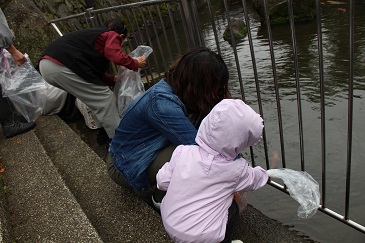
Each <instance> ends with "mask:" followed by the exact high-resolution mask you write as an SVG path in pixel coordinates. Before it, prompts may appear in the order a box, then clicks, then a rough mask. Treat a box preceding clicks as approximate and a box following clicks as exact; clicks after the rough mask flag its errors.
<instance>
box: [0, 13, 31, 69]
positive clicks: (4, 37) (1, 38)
mask: <svg viewBox="0 0 365 243" xmlns="http://www.w3.org/2000/svg"><path fill="white" fill-rule="evenodd" d="M13 41H14V35H13V33H12V32H11V30H10V28H9V26H8V22H7V21H6V18H5V15H4V13H3V11H2V10H1V8H0V48H5V49H6V50H7V51H8V52H9V53H10V54H11V56H12V57H13V59H14V60H15V62H16V64H17V65H22V64H23V63H24V62H26V61H27V58H26V57H25V56H24V54H23V53H21V52H20V51H19V50H18V49H16V48H15V46H14V45H13V44H12V43H13Z"/></svg>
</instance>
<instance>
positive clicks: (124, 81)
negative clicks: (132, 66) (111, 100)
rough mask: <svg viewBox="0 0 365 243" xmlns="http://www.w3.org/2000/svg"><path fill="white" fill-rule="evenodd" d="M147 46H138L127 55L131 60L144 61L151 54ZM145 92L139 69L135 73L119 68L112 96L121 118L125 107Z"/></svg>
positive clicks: (150, 49)
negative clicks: (138, 59) (139, 58)
mask: <svg viewBox="0 0 365 243" xmlns="http://www.w3.org/2000/svg"><path fill="white" fill-rule="evenodd" d="M152 51H153V50H152V48H151V47H149V46H143V45H141V46H138V47H137V48H136V49H135V50H134V51H132V52H131V53H130V54H129V55H130V56H131V57H133V58H137V57H140V56H144V57H145V58H146V59H147V57H148V56H149V55H150V54H151V53H152ZM144 91H145V89H144V85H143V82H142V79H141V73H140V69H138V71H137V72H134V71H133V70H129V69H127V68H125V67H123V66H121V67H120V68H119V70H118V75H117V79H116V81H115V86H114V95H115V97H116V100H117V106H118V112H119V115H120V116H121V115H122V114H123V112H124V110H125V109H126V108H127V106H128V105H129V104H130V103H131V102H132V101H133V100H134V99H135V98H137V97H138V96H139V95H141V94H142V93H143V92H144Z"/></svg>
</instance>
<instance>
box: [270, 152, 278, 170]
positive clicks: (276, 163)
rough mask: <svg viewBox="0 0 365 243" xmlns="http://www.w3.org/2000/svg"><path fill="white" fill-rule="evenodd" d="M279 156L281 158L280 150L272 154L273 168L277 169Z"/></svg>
mask: <svg viewBox="0 0 365 243" xmlns="http://www.w3.org/2000/svg"><path fill="white" fill-rule="evenodd" d="M278 158H279V151H274V152H272V154H271V168H272V169H275V168H277V167H278V162H277V160H278Z"/></svg>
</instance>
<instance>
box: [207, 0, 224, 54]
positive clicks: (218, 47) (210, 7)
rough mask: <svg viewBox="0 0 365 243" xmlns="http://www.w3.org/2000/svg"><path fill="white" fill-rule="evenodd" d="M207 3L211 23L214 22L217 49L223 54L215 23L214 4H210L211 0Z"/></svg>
mask: <svg viewBox="0 0 365 243" xmlns="http://www.w3.org/2000/svg"><path fill="white" fill-rule="evenodd" d="M207 3H208V9H209V15H210V19H211V23H212V28H213V33H214V39H215V43H216V45H217V51H218V54H219V55H221V48H220V45H219V39H218V33H217V27H216V25H215V19H214V14H213V13H212V5H211V4H210V0H207Z"/></svg>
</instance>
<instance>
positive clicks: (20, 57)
mask: <svg viewBox="0 0 365 243" xmlns="http://www.w3.org/2000/svg"><path fill="white" fill-rule="evenodd" d="M6 50H7V51H8V52H9V53H10V54H11V56H12V57H13V59H14V61H15V62H16V64H17V65H18V66H20V65H22V64H23V63H25V62H26V61H27V58H26V57H25V56H24V54H23V53H21V52H20V51H18V49H16V48H15V46H14V45H13V44H11V45H10V46H9V47H8V48H6Z"/></svg>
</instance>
